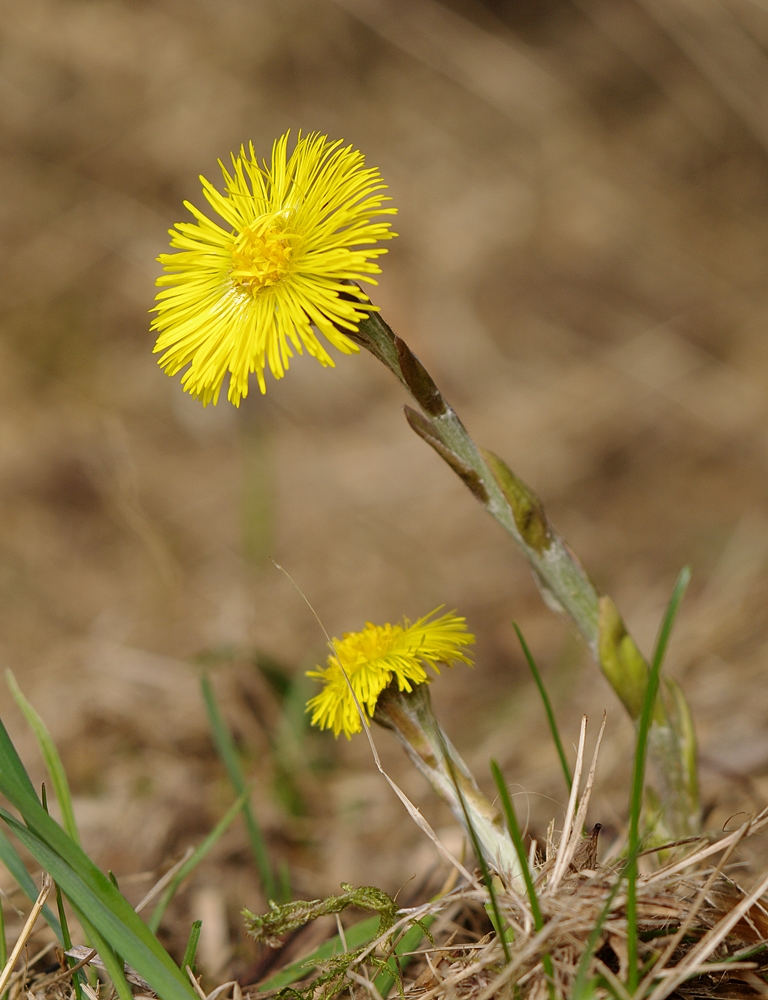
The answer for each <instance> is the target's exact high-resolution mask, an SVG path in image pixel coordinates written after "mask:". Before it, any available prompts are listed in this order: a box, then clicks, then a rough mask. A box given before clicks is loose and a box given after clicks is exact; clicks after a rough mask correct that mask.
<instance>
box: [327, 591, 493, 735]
mask: <svg viewBox="0 0 768 1000" xmlns="http://www.w3.org/2000/svg"><path fill="white" fill-rule="evenodd" d="M435 613H436V612H434V611H432V612H431V613H430V614H428V615H425V616H424V617H423V618H419V620H418V621H417V622H414V623H413V625H412V624H411V623H410V622H409V621H408V619H407V618H404V619H403V624H402V625H373V624H372V623H371V622H367V623H366V626H365V628H364V629H363V630H362V632H345V633H344V636H343V638H342V639H341V640H339V639H334V640H333V641H332V643H331V648H332V649H333V653H332V654H331V655H330V656H329V657H328V666H327V667H320V668H318V669H317V670H310V671H308V672H307V676H308V677H317V678H319V679H320V680H321V681H323V682H324V684H325V686H324V688H323V690H322V691H321V692H320V694H318V695H315V697H314V698H311V699H310V700H309V701H308V702H307V711H308V712H312V725H313V726H319V727H320V729H332V730H333V734H334V736H338V735H339V733H341V732H343V733H344V735H345V736H346V737H347V739H349V737H350V736H351V735H352V733H358V732H360V730H361V729H362V724H361V722H360V715H359V713H358V710H357V706H356V705H355V699H354V698H353V697H352V692H351V691H350V685H351V686H352V690H353V691H354V692H355V696H356V697H357V700H358V702H359V703H360V705H361V707H362V708H363V709H364V710H365V712H366V714H367V715H368V717H369V718H370V717H372V716H373V712H374V709H375V708H376V701H377V699H378V697H379V695H380V694H381V692H382V691H383V690H384V688H385V687H386V686H387V685H388V684H389V683H390V681H391V680H392V679H393V678H395V679H396V680H397V685H398V688H399V689H400V690H401V691H412V690H413V686H414V685H416V684H424V683H426V682H428V681H429V677H428V676H427V672H426V670H425V669H424V665H425V664H428V665H429V666H431V667H432V669H433V670H434V671H435V672H436V673H438V674H439V673H440V669H439V667H438V664H439V663H444V664H447V665H448V666H452V665H453V664H454V663H458V662H462V663H468V664H470V665H471V664H472V661H471V660H470V659H469V657H468V656H466V654H465V653H463V652H462V648H463V647H464V646H470V645H471V644H472V643H473V642H474V641H475V637H474V636H473V635H472V634H471V633H470V632H468V631H467V626H466V624H465V622H466V619H464V618H460V617H458V615H455V614H454V613H453V612H449V613H448V614H445V615H442V616H441V617H440V618H433V617H432V616H433V615H434V614H435ZM430 619H432V620H431V621H430ZM345 674H346V677H345ZM347 679H349V683H347Z"/></svg>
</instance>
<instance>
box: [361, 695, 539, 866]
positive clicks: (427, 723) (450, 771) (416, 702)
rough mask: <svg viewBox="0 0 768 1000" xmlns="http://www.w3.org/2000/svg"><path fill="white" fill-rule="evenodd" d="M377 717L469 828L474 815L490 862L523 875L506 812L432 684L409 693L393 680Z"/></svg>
mask: <svg viewBox="0 0 768 1000" xmlns="http://www.w3.org/2000/svg"><path fill="white" fill-rule="evenodd" d="M373 718H374V721H375V722H378V723H379V725H381V726H384V727H385V728H386V729H391V730H393V732H394V733H395V735H396V736H397V738H398V739H399V740H400V742H401V743H402V744H403V746H404V747H405V750H406V752H407V754H408V756H409V757H410V758H411V760H412V761H413V763H414V764H415V766H416V767H417V768H418V770H419V771H421V773H422V774H423V775H424V777H425V778H426V779H427V781H428V782H429V783H430V785H431V786H432V788H433V789H434V790H435V791H436V792H437V794H438V795H439V796H440V798H441V799H443V801H444V802H446V803H447V804H448V805H449V806H450V808H451V811H452V812H453V815H454V816H455V817H456V819H457V820H458V821H459V823H461V825H462V826H463V827H464V828H465V829H467V820H469V822H470V823H471V824H472V829H473V830H474V833H475V836H476V837H477V840H478V842H479V844H480V847H481V849H482V851H483V854H484V855H485V859H486V862H487V863H488V866H489V867H491V868H494V869H495V870H496V871H498V872H499V873H500V874H501V875H502V876H503V877H504V879H505V880H506V882H507V885H512V884H513V882H514V881H515V879H517V877H518V876H519V875H521V870H520V859H519V858H518V856H517V851H516V850H515V845H514V844H513V842H512V839H511V837H510V836H509V833H508V832H507V828H506V826H505V825H504V820H503V819H502V816H501V813H500V812H499V811H498V809H496V807H495V806H494V805H493V804H492V803H491V802H490V801H489V800H488V799H487V798H486V796H485V795H483V793H482V792H481V791H480V789H479V788H478V785H477V782H476V781H475V779H474V777H473V775H472V772H471V771H470V770H469V768H468V767H467V765H466V764H465V763H464V761H463V760H462V759H461V757H460V756H459V753H458V751H457V750H456V748H455V747H454V745H453V744H452V743H451V741H450V740H449V739H448V737H447V736H446V735H445V733H444V732H443V729H442V727H441V726H440V723H439V722H438V721H437V718H436V717H435V713H434V711H433V709H432V699H431V698H430V695H429V688H428V687H427V685H426V684H420V685H418V686H417V687H415V688H414V689H413V690H412V691H410V692H405V691H400V690H398V688H397V686H396V684H390V685H389V686H388V687H387V688H385V689H384V691H383V692H382V693H381V695H380V696H379V698H378V701H377V702H376V709H375V711H374V715H373ZM462 799H463V800H464V805H463V806H462V801H461V800H462ZM465 809H466V814H465V812H464V810H465ZM467 832H468V833H469V830H467ZM470 839H471V837H470Z"/></svg>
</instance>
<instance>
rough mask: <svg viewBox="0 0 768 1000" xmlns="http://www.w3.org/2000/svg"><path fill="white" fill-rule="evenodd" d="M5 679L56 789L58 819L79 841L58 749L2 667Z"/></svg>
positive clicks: (14, 682)
mask: <svg viewBox="0 0 768 1000" xmlns="http://www.w3.org/2000/svg"><path fill="white" fill-rule="evenodd" d="M5 680H6V683H7V684H8V687H9V689H10V691H11V694H12V695H13V699H14V701H15V702H16V704H17V705H18V706H19V708H20V709H21V712H22V714H23V715H24V718H25V719H26V720H27V724H28V725H29V728H30V729H31V730H32V732H33V734H34V737H35V739H36V740H37V745H38V746H39V747H40V752H41V753H42V755H43V760H44V761H45V766H46V768H47V769H48V774H49V775H50V776H51V781H52V782H53V790H54V792H55V793H56V801H57V802H58V803H59V809H61V820H62V824H63V826H64V829H65V830H66V831H67V833H68V834H69V835H70V837H71V838H72V839H73V840H74V842H75V843H76V844H79V843H80V834H79V832H78V829H77V823H76V822H75V812H74V809H73V808H72V793H71V791H70V789H69V781H68V780H67V773H66V771H65V770H64V765H63V764H62V762H61V757H60V756H59V751H58V750H57V749H56V744H55V743H54V742H53V739H52V738H51V734H50V732H49V731H48V727H47V726H46V724H45V723H44V722H43V720H42V718H41V717H40V715H39V714H38V712H37V710H36V709H35V708H34V707H33V706H32V705H31V704H30V702H29V701H27V699H26V698H25V697H24V694H23V693H22V690H21V688H20V687H19V685H18V683H17V682H16V678H15V677H14V676H13V672H12V671H11V670H6V672H5Z"/></svg>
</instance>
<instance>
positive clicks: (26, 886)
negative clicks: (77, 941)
mask: <svg viewBox="0 0 768 1000" xmlns="http://www.w3.org/2000/svg"><path fill="white" fill-rule="evenodd" d="M0 861H2V863H3V864H4V865H5V867H6V868H7V869H8V871H9V872H10V873H11V875H13V877H14V879H15V880H16V884H17V885H18V887H19V888H20V889H21V891H22V892H23V893H24V895H25V896H26V897H27V899H29V900H30V901H31V902H33V903H34V902H35V900H36V899H37V897H38V896H39V894H40V890H39V889H38V888H37V886H36V885H35V883H34V882H33V881H32V876H31V875H30V874H29V872H28V871H27V869H26V867H25V866H24V862H23V861H22V860H21V858H20V856H19V852H18V851H17V850H16V848H15V847H14V846H13V844H12V843H11V842H10V840H9V839H8V837H7V836H6V835H5V833H4V832H3V831H2V830H0ZM43 917H44V918H45V920H46V922H47V923H48V926H49V927H50V928H51V930H52V931H53V933H54V934H55V935H56V937H57V938H58V939H59V944H65V941H64V936H63V933H62V927H61V924H60V923H59V921H58V920H57V919H56V917H55V916H54V915H53V913H52V912H51V909H50V907H49V906H48V905H47V904H46V905H45V906H44V907H43Z"/></svg>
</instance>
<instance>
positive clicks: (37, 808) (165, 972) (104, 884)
mask: <svg viewBox="0 0 768 1000" xmlns="http://www.w3.org/2000/svg"><path fill="white" fill-rule="evenodd" d="M0 793H2V794H3V795H5V797H6V798H7V799H8V800H9V801H10V802H11V803H12V804H13V805H14V806H15V808H16V809H18V811H19V812H20V813H21V815H22V818H23V820H24V822H23V823H20V822H19V821H18V820H17V819H16V818H15V817H14V816H13V815H12V814H11V813H8V812H7V811H5V810H0V818H2V819H3V820H4V821H5V823H6V824H7V825H8V827H9V828H10V829H11V832H12V833H13V834H14V836H16V837H17V838H18V840H19V841H20V842H21V843H22V844H23V845H24V847H26V848H27V850H29V852H30V853H31V854H32V856H33V857H34V858H35V860H36V861H37V862H38V864H39V865H40V866H41V867H42V868H44V869H45V870H46V871H48V872H50V874H51V876H52V877H53V878H54V880H55V881H56V882H58V884H59V885H60V886H61V889H62V892H63V893H64V895H65V896H66V897H67V898H68V899H69V901H70V903H71V904H72V905H73V906H74V907H76V908H77V910H78V912H79V913H87V914H88V916H89V920H90V922H91V923H92V924H96V925H97V926H98V928H99V931H100V937H102V938H104V939H105V940H106V941H107V942H108V943H109V945H110V946H111V947H113V948H115V949H116V950H117V951H119V952H120V954H121V955H123V956H124V957H125V959H126V961H128V962H130V964H131V965H132V966H133V967H134V968H135V969H136V971H137V972H138V973H139V974H140V975H141V976H142V978H144V979H146V981H147V982H148V983H150V985H151V986H152V987H153V989H154V990H155V991H156V992H157V993H158V995H160V996H162V997H163V1000H190V997H191V996H192V993H191V988H190V986H189V985H188V983H187V981H186V980H185V979H184V977H183V975H182V973H181V970H180V969H179V967H178V966H177V965H176V963H175V962H174V961H173V959H172V958H171V956H170V955H169V954H168V952H167V951H166V950H165V949H164V948H163V946H162V945H161V944H160V942H159V941H158V940H157V938H156V937H155V936H154V934H152V932H151V931H150V930H149V928H148V927H147V925H146V924H145V923H144V922H143V920H142V919H141V918H140V917H139V916H138V915H137V914H136V913H135V912H134V910H133V907H132V906H131V905H130V903H129V902H128V900H127V899H125V897H124V896H122V895H121V894H120V893H119V892H118V890H117V889H115V887H114V886H113V885H112V883H111V882H110V881H109V879H108V878H107V876H106V875H105V874H104V873H103V872H102V871H100V870H99V869H98V868H97V867H96V865H95V864H94V863H93V862H92V861H91V859H90V858H89V857H88V856H87V855H86V854H85V853H84V852H83V850H82V848H81V847H79V846H78V845H77V844H76V843H75V842H74V841H73V840H72V838H71V837H70V836H69V835H68V834H67V833H66V832H65V831H64V830H63V829H62V828H61V827H60V826H59V824H58V823H56V822H55V820H54V819H53V818H52V817H51V816H49V815H48V814H47V813H46V811H45V810H44V809H43V807H42V805H41V804H40V800H39V799H38V797H37V794H36V793H35V789H34V787H33V785H32V782H31V781H30V779H29V775H28V774H27V772H26V770H25V769H24V765H23V764H22V762H21V760H20V758H19V756H18V754H17V752H16V749H15V747H14V745H13V743H12V742H11V739H10V737H9V736H8V733H7V731H6V729H5V726H4V725H3V724H2V722H0ZM94 944H95V942H94Z"/></svg>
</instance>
